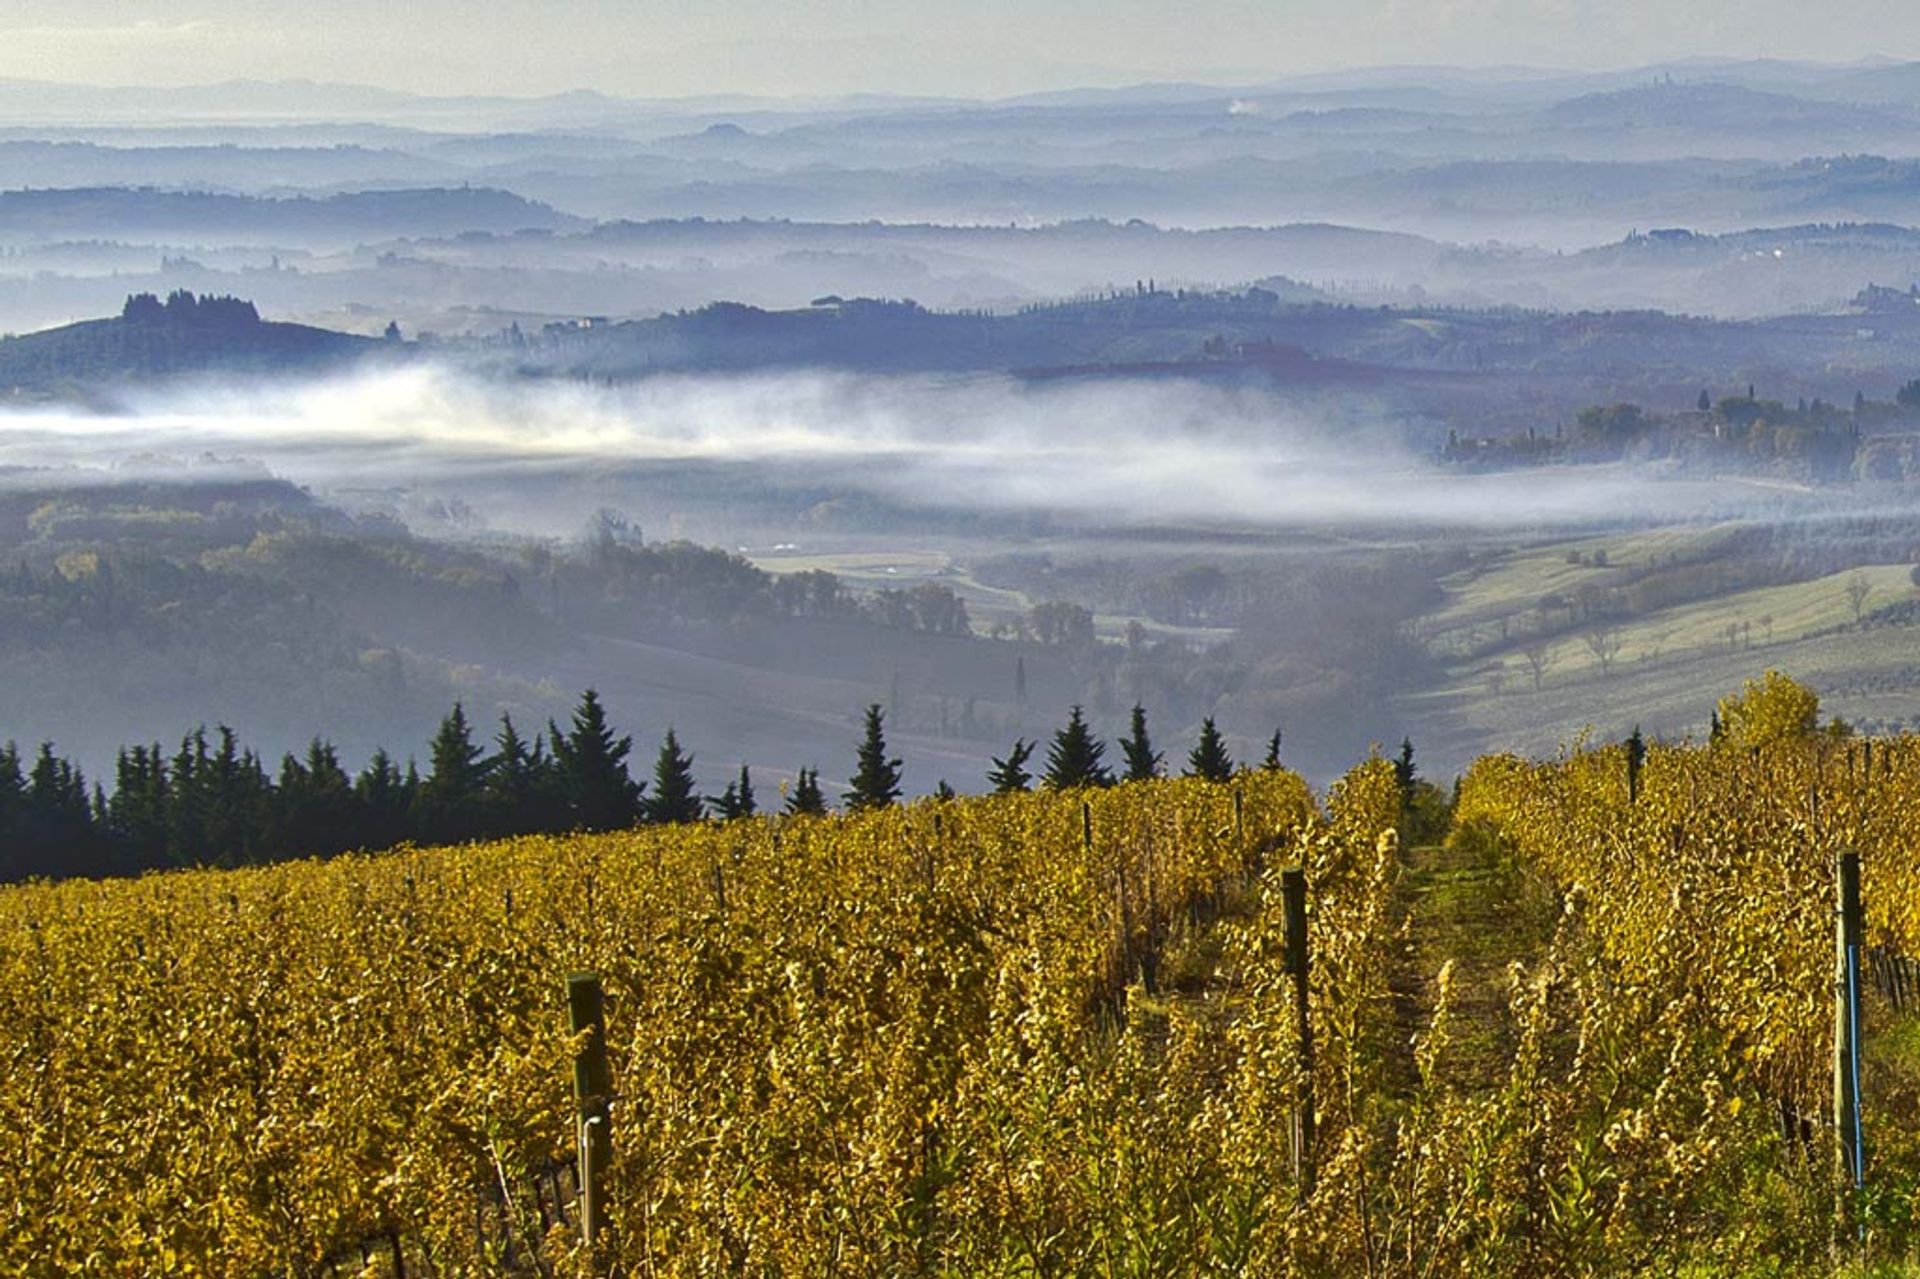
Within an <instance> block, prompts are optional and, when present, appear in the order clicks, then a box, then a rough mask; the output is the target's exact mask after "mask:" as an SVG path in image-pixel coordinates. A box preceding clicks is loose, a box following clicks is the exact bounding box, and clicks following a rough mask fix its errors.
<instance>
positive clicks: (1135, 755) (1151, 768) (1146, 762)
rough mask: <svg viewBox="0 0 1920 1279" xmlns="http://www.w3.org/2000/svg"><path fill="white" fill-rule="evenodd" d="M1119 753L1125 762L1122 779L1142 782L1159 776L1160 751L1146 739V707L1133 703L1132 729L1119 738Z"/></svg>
mask: <svg viewBox="0 0 1920 1279" xmlns="http://www.w3.org/2000/svg"><path fill="white" fill-rule="evenodd" d="M1120 755H1121V758H1122V759H1124V760H1126V762H1127V771H1126V773H1125V774H1124V776H1123V780H1125V781H1129V782H1144V781H1147V780H1149V779H1151V778H1155V777H1158V776H1160V763H1161V756H1160V752H1158V751H1156V750H1154V749H1153V743H1152V742H1151V741H1149V740H1148V739H1147V709H1146V707H1144V706H1141V705H1139V704H1138V703H1135V705H1134V708H1133V725H1132V730H1131V731H1130V732H1129V733H1128V734H1127V736H1125V737H1123V738H1121V739H1120Z"/></svg>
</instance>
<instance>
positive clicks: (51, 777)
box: [22, 742, 95, 876]
mask: <svg viewBox="0 0 1920 1279" xmlns="http://www.w3.org/2000/svg"><path fill="white" fill-rule="evenodd" d="M26 783H27V784H26V792H25V796H24V799H25V805H24V812H23V814H22V815H23V817H24V819H25V820H24V822H23V823H22V824H23V825H24V827H25V829H26V838H25V839H24V840H23V841H22V843H23V844H24V845H25V846H26V848H27V854H26V857H25V858H24V859H23V860H24V861H25V863H26V865H25V866H24V868H22V870H23V873H24V874H27V875H49V876H65V875H74V874H86V873H87V872H89V871H90V870H93V869H94V867H93V866H92V864H91V860H92V856H93V853H94V851H95V850H94V839H93V810H92V806H91V805H90V804H89V803H88V802H87V779H86V778H85V777H84V776H83V775H82V774H81V772H80V770H79V769H78V768H75V767H74V766H73V764H72V762H71V761H69V760H65V759H62V758H60V757H59V756H57V755H55V754H54V753H53V743H51V742H42V743H41V744H40V753H39V755H38V756H36V757H35V758H34V761H33V767H32V768H31V769H29V770H28V772H27V779H26Z"/></svg>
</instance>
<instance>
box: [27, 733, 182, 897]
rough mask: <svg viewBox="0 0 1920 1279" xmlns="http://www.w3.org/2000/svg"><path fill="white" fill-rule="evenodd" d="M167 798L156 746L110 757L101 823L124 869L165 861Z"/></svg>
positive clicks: (163, 762) (163, 763)
mask: <svg viewBox="0 0 1920 1279" xmlns="http://www.w3.org/2000/svg"><path fill="white" fill-rule="evenodd" d="M3 768H4V765H3V764H0V769H3ZM0 785H4V782H3V781H0ZM168 797H169V796H168V785H167V762H166V758H165V757H164V756H163V755H161V753H160V747H159V746H158V745H154V746H152V747H146V746H135V747H134V748H133V749H132V750H123V751H121V752H120V753H119V755H118V756H117V757H116V758H115V760H114V769H113V798H112V799H111V800H109V801H108V802H107V813H106V823H105V826H106V831H107V834H108V836H109V837H110V838H111V839H112V840H113V842H114V843H115V844H116V845H118V853H119V856H120V859H121V860H122V863H123V866H124V868H125V869H127V870H130V871H139V870H152V869H156V868H158V867H161V866H164V865H166V864H167V802H168ZM4 828H5V823H4V821H0V830H4Z"/></svg>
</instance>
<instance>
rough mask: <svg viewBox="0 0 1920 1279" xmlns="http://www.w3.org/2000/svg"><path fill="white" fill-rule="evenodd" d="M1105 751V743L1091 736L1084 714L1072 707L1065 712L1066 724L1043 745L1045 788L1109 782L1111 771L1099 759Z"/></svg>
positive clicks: (1100, 784)
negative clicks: (1045, 770)
mask: <svg viewBox="0 0 1920 1279" xmlns="http://www.w3.org/2000/svg"><path fill="white" fill-rule="evenodd" d="M1106 753H1107V744H1106V743H1105V742H1103V741H1100V740H1098V739H1097V738H1095V737H1094V735H1093V731H1092V730H1091V729H1089V728H1088V727H1087V721H1086V716H1085V715H1084V714H1083V713H1082V712H1081V709H1080V708H1079V707H1078V706H1076V707H1074V708H1073V709H1072V711H1070V712H1069V713H1068V715H1067V723H1066V727H1064V728H1062V729H1060V730H1059V731H1058V732H1056V733H1054V735H1053V741H1052V743H1051V744H1049V745H1048V747H1047V774H1046V783H1047V789H1048V790H1072V789H1073V788H1075V787H1078V786H1111V785H1113V774H1112V773H1110V772H1109V771H1107V766H1106V765H1105V764H1103V763H1101V762H1100V758H1101V756H1103V755H1105V754H1106Z"/></svg>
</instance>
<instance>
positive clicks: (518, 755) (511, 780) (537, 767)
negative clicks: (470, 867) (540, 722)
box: [486, 715, 566, 835]
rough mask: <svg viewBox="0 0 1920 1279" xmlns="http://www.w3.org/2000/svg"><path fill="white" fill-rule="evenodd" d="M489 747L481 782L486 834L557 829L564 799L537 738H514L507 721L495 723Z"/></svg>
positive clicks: (510, 720)
mask: <svg viewBox="0 0 1920 1279" xmlns="http://www.w3.org/2000/svg"><path fill="white" fill-rule="evenodd" d="M493 743H494V752H493V767H492V769H490V770H489V771H488V773H487V782H486V808H487V824H488V829H489V833H491V834H495V835H532V834H541V833H545V832H547V831H554V830H560V829H563V828H564V827H565V824H566V820H565V819H566V812H565V810H566V796H565V795H564V794H562V793H561V787H560V778H559V774H558V771H557V769H556V768H555V766H554V763H553V760H552V758H551V757H549V756H548V754H547V746H546V743H545V742H544V741H542V740H541V739H540V737H539V736H538V735H536V736H535V737H534V739H533V741H532V742H528V741H527V739H526V738H524V737H522V736H520V730H519V729H518V728H516V727H515V726H514V723H513V716H511V715H502V716H501V717H500V731H499V733H497V734H496V735H495V736H494V739H493Z"/></svg>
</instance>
